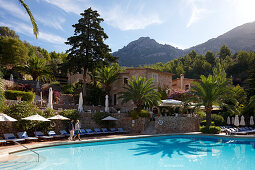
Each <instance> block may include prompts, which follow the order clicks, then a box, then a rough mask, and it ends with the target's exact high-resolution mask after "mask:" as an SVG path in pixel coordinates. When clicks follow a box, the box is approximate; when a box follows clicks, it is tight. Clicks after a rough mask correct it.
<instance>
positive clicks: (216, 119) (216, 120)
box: [211, 114, 225, 126]
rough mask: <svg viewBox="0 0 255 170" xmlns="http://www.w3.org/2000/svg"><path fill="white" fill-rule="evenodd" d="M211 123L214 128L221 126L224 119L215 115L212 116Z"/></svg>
mask: <svg viewBox="0 0 255 170" xmlns="http://www.w3.org/2000/svg"><path fill="white" fill-rule="evenodd" d="M211 117H212V121H214V123H215V125H216V126H222V125H224V124H225V121H224V118H223V117H222V116H220V115H217V114H212V115H211Z"/></svg>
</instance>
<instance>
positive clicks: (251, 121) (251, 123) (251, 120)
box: [250, 116, 254, 126]
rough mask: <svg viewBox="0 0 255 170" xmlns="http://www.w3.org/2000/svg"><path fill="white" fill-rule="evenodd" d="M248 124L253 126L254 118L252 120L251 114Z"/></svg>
mask: <svg viewBox="0 0 255 170" xmlns="http://www.w3.org/2000/svg"><path fill="white" fill-rule="evenodd" d="M250 125H251V126H253V125H254V120H253V116H251V117H250Z"/></svg>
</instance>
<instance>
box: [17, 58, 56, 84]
mask: <svg viewBox="0 0 255 170" xmlns="http://www.w3.org/2000/svg"><path fill="white" fill-rule="evenodd" d="M17 69H18V70H20V71H21V72H23V73H25V74H29V75H31V76H32V78H33V80H34V81H40V80H41V81H50V80H52V79H53V77H54V75H53V71H52V68H51V67H50V66H49V65H47V61H46V59H44V58H39V57H37V56H35V55H34V56H32V57H31V58H30V59H29V60H28V64H27V65H25V66H21V67H18V68H17Z"/></svg>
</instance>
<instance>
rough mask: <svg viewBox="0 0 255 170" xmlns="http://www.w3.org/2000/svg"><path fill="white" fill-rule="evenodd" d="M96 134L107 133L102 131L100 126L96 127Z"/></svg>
mask: <svg viewBox="0 0 255 170" xmlns="http://www.w3.org/2000/svg"><path fill="white" fill-rule="evenodd" d="M94 131H95V133H96V134H106V133H105V132H102V131H101V130H100V129H99V128H95V129H94Z"/></svg>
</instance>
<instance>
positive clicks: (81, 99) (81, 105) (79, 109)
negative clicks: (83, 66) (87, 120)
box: [78, 92, 83, 112]
mask: <svg viewBox="0 0 255 170" xmlns="http://www.w3.org/2000/svg"><path fill="white" fill-rule="evenodd" d="M78 111H79V112H83V98H82V92H80V98H79V106H78Z"/></svg>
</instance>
